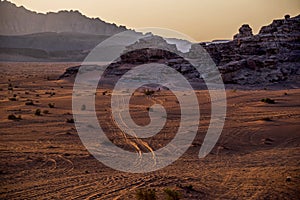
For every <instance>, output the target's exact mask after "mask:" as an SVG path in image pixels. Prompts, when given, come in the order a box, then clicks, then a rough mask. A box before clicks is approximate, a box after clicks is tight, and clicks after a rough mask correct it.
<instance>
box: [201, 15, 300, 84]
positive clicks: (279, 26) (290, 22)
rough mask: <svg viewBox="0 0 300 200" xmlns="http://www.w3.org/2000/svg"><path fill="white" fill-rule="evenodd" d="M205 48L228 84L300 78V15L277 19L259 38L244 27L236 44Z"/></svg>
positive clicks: (266, 27) (263, 30) (264, 29)
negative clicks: (292, 77)
mask: <svg viewBox="0 0 300 200" xmlns="http://www.w3.org/2000/svg"><path fill="white" fill-rule="evenodd" d="M201 45H202V46H203V47H204V48H205V49H206V50H207V51H208V53H209V54H210V55H211V57H212V58H213V60H214V61H215V63H216V65H217V66H218V67H219V70H220V72H221V73H222V75H223V80H224V82H225V83H237V84H262V83H270V82H279V81H284V80H288V79H289V78H290V77H291V76H299V75H300V70H299V69H300V15H299V16H296V17H293V18H290V17H289V16H285V19H279V20H274V21H273V22H272V23H271V24H270V25H268V26H264V27H262V28H261V30H260V31H259V34H257V35H252V30H251V28H250V27H249V26H248V25H243V26H242V27H241V28H240V29H239V33H238V34H237V35H235V36H234V39H233V40H232V41H228V42H226V43H216V44H213V43H212V44H205V43H202V44H201Z"/></svg>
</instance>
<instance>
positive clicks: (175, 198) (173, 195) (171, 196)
mask: <svg viewBox="0 0 300 200" xmlns="http://www.w3.org/2000/svg"><path fill="white" fill-rule="evenodd" d="M164 192H165V193H166V194H167V200H179V199H180V196H181V195H180V193H179V192H178V191H176V190H172V189H169V188H167V189H165V190H164Z"/></svg>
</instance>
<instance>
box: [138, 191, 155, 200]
mask: <svg viewBox="0 0 300 200" xmlns="http://www.w3.org/2000/svg"><path fill="white" fill-rule="evenodd" d="M136 199H137V200H156V199H157V198H156V193H155V190H152V189H140V190H138V191H137V192H136Z"/></svg>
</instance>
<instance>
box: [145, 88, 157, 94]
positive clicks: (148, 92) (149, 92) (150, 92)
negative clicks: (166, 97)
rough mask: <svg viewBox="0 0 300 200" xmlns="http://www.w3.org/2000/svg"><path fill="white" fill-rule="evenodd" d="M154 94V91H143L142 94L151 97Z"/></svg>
mask: <svg viewBox="0 0 300 200" xmlns="http://www.w3.org/2000/svg"><path fill="white" fill-rule="evenodd" d="M154 93H155V91H154V90H148V89H147V90H144V94H145V95H146V96H151V95H153V94H154Z"/></svg>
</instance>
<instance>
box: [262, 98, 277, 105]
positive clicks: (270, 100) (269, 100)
mask: <svg viewBox="0 0 300 200" xmlns="http://www.w3.org/2000/svg"><path fill="white" fill-rule="evenodd" d="M261 102H264V103H268V104H274V103H275V100H274V99H270V98H264V99H262V100H261Z"/></svg>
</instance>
